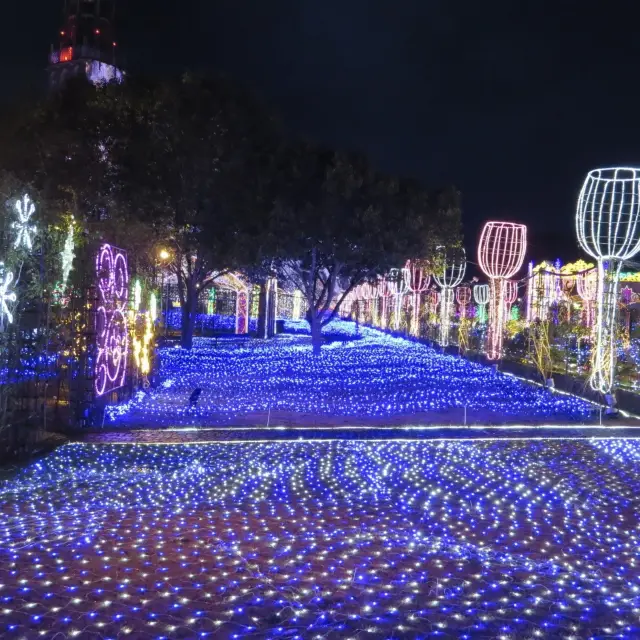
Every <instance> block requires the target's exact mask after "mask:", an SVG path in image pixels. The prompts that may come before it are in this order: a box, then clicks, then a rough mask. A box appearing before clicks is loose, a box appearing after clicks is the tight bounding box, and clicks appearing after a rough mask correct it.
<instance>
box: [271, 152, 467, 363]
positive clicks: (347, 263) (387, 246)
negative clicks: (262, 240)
mask: <svg viewBox="0 0 640 640" xmlns="http://www.w3.org/2000/svg"><path fill="white" fill-rule="evenodd" d="M276 173H277V176H278V177H277V178H276V184H277V185H278V188H277V194H276V199H275V210H274V212H273V214H272V216H271V218H270V223H271V230H272V231H271V237H272V238H274V241H275V243H276V246H275V249H274V256H275V258H276V259H275V263H276V264H277V267H278V274H279V277H280V278H282V279H284V280H286V281H288V282H289V283H291V284H292V285H293V286H294V287H296V288H298V289H299V290H300V291H301V292H302V293H303V294H304V295H305V297H306V300H307V306H308V310H307V320H308V322H309V325H310V328H311V335H312V342H313V345H314V352H315V353H319V350H320V346H321V343H322V336H321V332H322V327H323V326H325V325H326V324H328V323H329V322H331V320H332V319H333V318H334V317H335V316H336V314H337V313H338V311H339V309H340V306H341V305H342V303H343V302H344V300H345V298H346V297H347V296H348V294H349V293H350V292H351V291H352V290H353V289H354V287H356V286H357V285H358V284H360V283H361V282H363V281H366V280H372V281H373V280H374V279H375V278H377V276H378V275H380V274H385V273H388V272H389V271H390V270H391V269H392V268H394V267H398V266H401V265H403V264H404V262H405V261H406V260H407V259H408V258H416V257H420V258H427V257H429V256H430V255H432V254H433V251H434V250H435V247H436V246H438V245H440V244H457V243H459V241H460V239H459V235H458V233H459V223H460V217H459V207H458V194H457V193H456V192H455V191H454V190H453V189H450V190H444V191H441V192H438V193H433V194H430V193H428V192H426V191H425V190H424V189H422V188H421V187H420V186H419V185H418V184H417V183H416V182H414V181H410V180H396V179H393V178H391V177H389V176H386V175H383V174H381V173H380V172H377V171H375V170H374V169H373V168H372V167H371V165H370V164H369V163H368V161H367V160H366V159H365V158H364V157H363V156H361V155H358V154H354V153H336V152H333V151H329V150H324V149H319V148H315V147H312V146H310V145H307V144H298V145H293V146H292V147H290V148H289V149H288V150H286V152H285V153H284V154H282V156H281V158H280V164H279V166H278V169H277V172H276Z"/></svg>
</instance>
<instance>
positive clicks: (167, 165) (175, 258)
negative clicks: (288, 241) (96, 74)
mask: <svg viewBox="0 0 640 640" xmlns="http://www.w3.org/2000/svg"><path fill="white" fill-rule="evenodd" d="M98 109H99V110H100V111H101V112H102V113H103V114H104V117H103V118H102V119H101V124H100V128H101V135H100V136H99V137H100V139H101V140H102V141H103V144H104V151H105V155H106V157H107V158H108V163H109V166H110V173H111V175H112V182H113V185H114V189H115V198H116V200H117V201H118V202H119V203H121V204H124V206H125V207H127V208H128V215H127V218H128V219H130V220H138V221H143V222H144V223H145V225H146V226H147V228H148V229H149V231H150V233H149V237H150V238H151V239H152V240H153V242H152V245H153V246H155V247H156V249H157V247H158V246H159V245H160V244H162V245H164V246H165V247H166V248H167V249H169V253H170V256H171V258H170V261H169V264H168V267H169V269H170V271H171V272H172V273H173V275H174V276H175V278H176V281H177V284H178V293H179V297H180V305H181V308H182V346H183V347H184V348H187V349H188V348H191V345H192V336H193V327H194V322H195V313H196V310H197V302H198V297H199V295H200V294H201V292H202V291H204V290H205V289H206V288H207V287H210V286H211V285H212V284H213V282H214V281H215V279H216V277H219V276H220V275H222V274H223V273H225V272H226V271H228V270H230V269H234V268H237V267H239V266H240V265H242V264H246V263H247V262H250V261H252V259H253V257H252V256H250V255H249V254H248V252H249V250H250V247H251V248H252V247H253V245H250V244H249V243H247V242H246V241H245V240H244V238H246V237H249V236H251V234H250V233H247V231H246V228H247V226H249V227H252V226H255V222H254V221H253V220H252V219H253V218H255V216H258V215H260V213H261V211H262V210H261V207H260V202H259V199H260V194H261V193H262V190H261V188H260V180H259V173H257V168H258V167H259V165H260V163H261V157H262V155H263V154H265V149H266V148H268V147H269V145H270V143H271V140H272V122H271V120H270V119H269V117H268V116H267V115H266V112H265V111H264V110H263V109H262V108H261V107H260V105H258V104H257V103H256V102H255V101H254V100H253V99H252V98H251V97H250V96H248V95H247V94H245V93H244V92H242V91H240V90H239V89H238V88H237V87H235V86H234V85H232V84H231V83H229V82H227V81H226V80H224V79H221V78H209V77H195V76H191V75H188V74H187V75H184V76H181V77H179V78H175V79H170V80H165V81H162V82H144V81H134V80H129V81H128V82H127V83H125V84H124V85H114V86H111V87H109V88H107V90H105V91H103V92H101V93H100V94H99V96H98ZM250 169H253V170H256V173H255V174H254V175H251V174H250V173H249V170H250ZM254 194H256V195H254Z"/></svg>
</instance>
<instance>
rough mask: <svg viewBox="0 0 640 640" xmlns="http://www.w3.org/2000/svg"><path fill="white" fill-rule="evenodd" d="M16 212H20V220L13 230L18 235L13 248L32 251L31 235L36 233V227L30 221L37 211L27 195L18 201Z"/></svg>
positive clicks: (14, 224) (15, 223)
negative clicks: (15, 230)
mask: <svg viewBox="0 0 640 640" xmlns="http://www.w3.org/2000/svg"><path fill="white" fill-rule="evenodd" d="M16 211H17V212H18V220H17V221H16V222H14V223H13V228H14V229H17V231H18V233H17V234H16V239H15V242H14V243H13V246H14V248H16V249H18V248H19V247H24V248H25V249H27V250H28V251H31V249H32V248H33V243H32V241H31V235H32V234H34V233H35V232H36V227H35V225H32V224H31V222H30V221H31V216H32V215H33V214H34V213H35V211H36V207H35V205H34V204H33V202H31V199H30V198H29V196H28V195H27V194H25V195H24V196H22V198H21V199H18V200H16Z"/></svg>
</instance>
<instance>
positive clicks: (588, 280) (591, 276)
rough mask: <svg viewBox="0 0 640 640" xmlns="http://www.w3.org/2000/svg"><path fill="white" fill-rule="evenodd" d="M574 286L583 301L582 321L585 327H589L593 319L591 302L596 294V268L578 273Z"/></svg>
mask: <svg viewBox="0 0 640 640" xmlns="http://www.w3.org/2000/svg"><path fill="white" fill-rule="evenodd" d="M576 288H577V289H578V295H579V296H580V297H581V298H582V300H583V302H584V314H583V315H584V323H585V325H586V326H587V327H591V326H593V321H594V309H593V303H594V302H595V300H596V298H597V295H598V271H597V269H592V270H591V271H587V272H586V273H581V274H579V275H578V276H577V278H576Z"/></svg>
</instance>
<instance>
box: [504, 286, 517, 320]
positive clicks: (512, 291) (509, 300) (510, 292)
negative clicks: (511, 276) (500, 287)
mask: <svg viewBox="0 0 640 640" xmlns="http://www.w3.org/2000/svg"><path fill="white" fill-rule="evenodd" d="M517 299H518V283H517V282H516V281H515V280H506V281H505V283H504V304H505V318H507V319H509V317H510V315H511V305H513V303H514V302H515V301H516V300H517Z"/></svg>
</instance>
